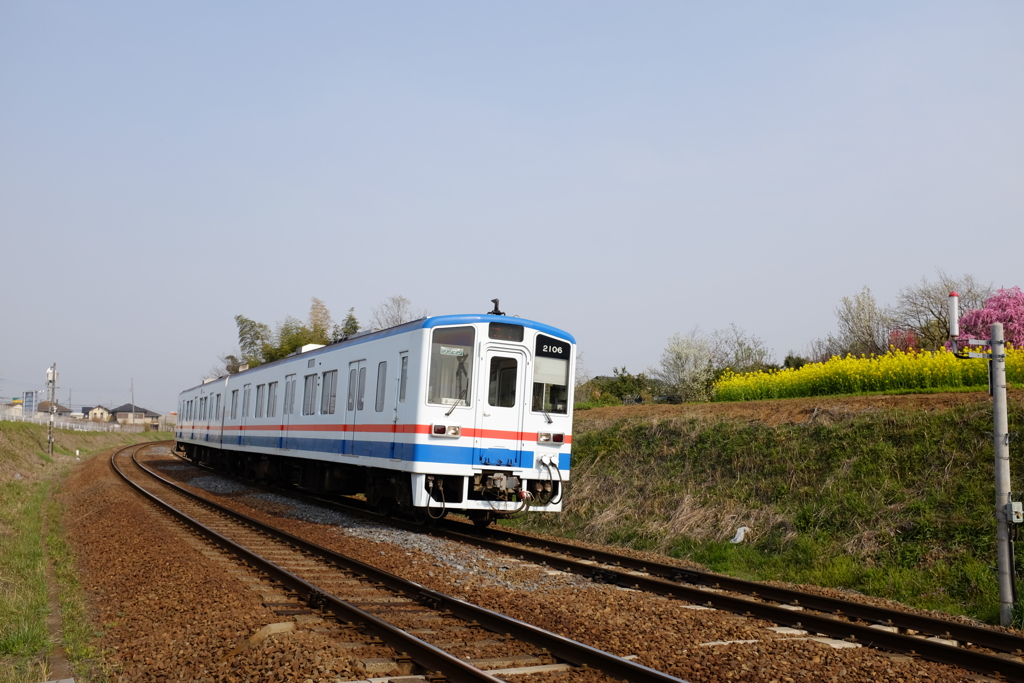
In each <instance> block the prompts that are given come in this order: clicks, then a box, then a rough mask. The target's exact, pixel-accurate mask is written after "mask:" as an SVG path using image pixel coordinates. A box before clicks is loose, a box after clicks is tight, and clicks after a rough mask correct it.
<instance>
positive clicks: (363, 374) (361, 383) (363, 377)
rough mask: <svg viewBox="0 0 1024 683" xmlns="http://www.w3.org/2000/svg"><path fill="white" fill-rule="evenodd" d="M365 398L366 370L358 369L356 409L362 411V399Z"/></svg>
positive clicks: (363, 368)
mask: <svg viewBox="0 0 1024 683" xmlns="http://www.w3.org/2000/svg"><path fill="white" fill-rule="evenodd" d="M364 396H366V368H365V367H362V368H359V395H358V396H357V397H356V407H357V408H358V409H359V410H362V409H363V397H364Z"/></svg>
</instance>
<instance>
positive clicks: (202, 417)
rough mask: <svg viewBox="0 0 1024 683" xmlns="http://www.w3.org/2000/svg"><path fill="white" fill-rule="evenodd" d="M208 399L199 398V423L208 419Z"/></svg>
mask: <svg viewBox="0 0 1024 683" xmlns="http://www.w3.org/2000/svg"><path fill="white" fill-rule="evenodd" d="M205 408H206V397H205V396H202V397H200V398H199V421H200V422H202V421H203V420H205V419H206V410H205Z"/></svg>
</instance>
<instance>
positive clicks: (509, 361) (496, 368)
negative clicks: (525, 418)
mask: <svg viewBox="0 0 1024 683" xmlns="http://www.w3.org/2000/svg"><path fill="white" fill-rule="evenodd" d="M518 378H519V361H517V360H516V359H515V358H506V357H504V356H495V357H494V358H491V371H490V377H489V384H488V386H489V389H488V392H487V403H489V404H490V405H492V406H497V407H499V408H511V407H513V406H514V405H515V404H516V383H517V381H518Z"/></svg>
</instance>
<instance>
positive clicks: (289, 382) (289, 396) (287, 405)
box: [284, 375, 295, 415]
mask: <svg viewBox="0 0 1024 683" xmlns="http://www.w3.org/2000/svg"><path fill="white" fill-rule="evenodd" d="M284 414H285V415H294V414H295V375H287V376H286V377H285V378H284Z"/></svg>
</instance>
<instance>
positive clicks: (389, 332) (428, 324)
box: [181, 313, 576, 393]
mask: <svg viewBox="0 0 1024 683" xmlns="http://www.w3.org/2000/svg"><path fill="white" fill-rule="evenodd" d="M472 323H506V324H511V325H522V326H523V327H529V328H530V329H532V330H537V331H538V332H542V333H544V334H549V335H551V336H554V337H558V338H560V339H565V340H567V341H568V342H570V343H572V344H575V343H576V338H575V337H573V336H572V335H571V334H569V333H568V332H566V331H564V330H560V329H558V328H557V327H552V326H551V325H545V324H544V323H539V322H536V321H535V320H527V319H525V318H517V317H515V316H506V315H491V314H488V313H479V314H478V313H469V314H463V315H435V316H432V317H428V318H420V319H419V320H413V321H410V322H407V323H402V324H401V325H395V326H394V327H388V328H385V329H383V330H373V331H372V332H362V333H359V334H356V335H355V336H352V337H349V338H348V339H343V340H341V341H337V342H334V343H333V344H328V345H326V346H322V347H320V348H318V349H312V350H310V351H306V352H305V353H293V354H292V355H290V356H287V357H285V358H280V359H278V360H275V361H271V362H270V363H264V364H263V365H257V366H256V367H255V368H250V369H249V370H242V371H241V372H237V373H235V374H234V375H227V376H225V377H218V378H216V379H215V380H207V381H205V382H202V383H200V384H197V385H195V386H194V387H189V388H188V389H183V390H182V392H181V393H184V392H186V391H191V390H193V389H197V388H199V387H201V386H203V385H204V384H210V383H212V382H215V381H218V380H222V379H226V378H227V377H236V376H238V375H244V374H245V373H247V372H250V371H251V370H258V369H260V368H269V367H271V366H273V365H277V364H278V363H284V362H287V361H290V360H293V359H294V358H297V357H299V356H305V357H308V358H312V357H313V356H316V355H318V354H321V353H325V352H327V351H330V350H333V349H336V348H338V347H341V346H354V345H356V344H362V343H363V342H368V341H371V340H374V339H384V338H385V337H391V336H394V335H396V334H404V333H405V332H411V331H413V330H419V329H430V328H432V327H441V326H443V325H469V324H472Z"/></svg>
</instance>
